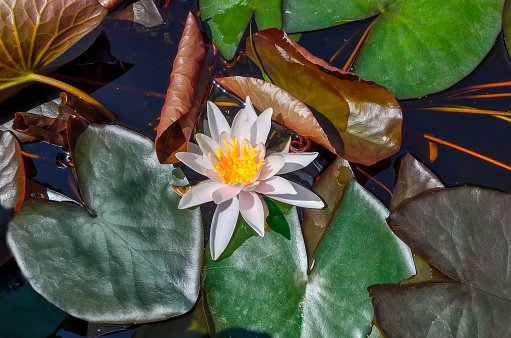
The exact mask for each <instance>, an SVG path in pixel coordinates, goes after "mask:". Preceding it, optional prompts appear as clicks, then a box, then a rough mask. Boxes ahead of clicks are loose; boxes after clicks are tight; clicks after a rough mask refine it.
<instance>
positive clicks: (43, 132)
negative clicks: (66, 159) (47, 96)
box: [12, 112, 68, 149]
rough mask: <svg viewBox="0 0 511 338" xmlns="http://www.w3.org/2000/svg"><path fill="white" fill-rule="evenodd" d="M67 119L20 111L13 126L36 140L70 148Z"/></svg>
mask: <svg viewBox="0 0 511 338" xmlns="http://www.w3.org/2000/svg"><path fill="white" fill-rule="evenodd" d="M66 123H67V121H66V120H62V119H59V118H52V117H48V116H44V115H38V114H31V113H26V112H19V113H16V114H14V120H13V122H12V128H13V129H14V130H16V131H18V132H20V133H24V134H27V135H29V136H32V137H34V138H35V139H36V140H39V141H44V142H48V143H51V144H55V145H57V146H59V147H63V148H65V149H68V144H67V135H66Z"/></svg>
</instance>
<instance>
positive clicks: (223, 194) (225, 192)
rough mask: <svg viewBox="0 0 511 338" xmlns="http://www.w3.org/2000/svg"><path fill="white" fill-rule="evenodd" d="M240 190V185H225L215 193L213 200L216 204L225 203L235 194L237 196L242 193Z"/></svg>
mask: <svg viewBox="0 0 511 338" xmlns="http://www.w3.org/2000/svg"><path fill="white" fill-rule="evenodd" d="M240 191H241V187H240V186H232V185H231V186H229V185H224V186H223V187H222V188H220V189H218V190H216V191H215V192H214V193H213V201H214V202H215V203H216V204H220V203H223V202H225V201H227V200H230V199H231V198H233V197H234V196H237V195H238V194H239V193H240Z"/></svg>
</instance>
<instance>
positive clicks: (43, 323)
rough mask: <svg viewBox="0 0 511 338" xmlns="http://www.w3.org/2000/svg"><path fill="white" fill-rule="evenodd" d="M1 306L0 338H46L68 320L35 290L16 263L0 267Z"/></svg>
mask: <svg viewBox="0 0 511 338" xmlns="http://www.w3.org/2000/svg"><path fill="white" fill-rule="evenodd" d="M0 304H1V305H0V336H1V337H46V336H48V335H50V334H51V333H52V332H53V331H55V329H56V328H57V327H58V326H59V324H60V323H61V322H62V321H63V320H64V319H65V318H66V317H67V313H65V312H64V311H62V310H60V309H59V308H58V307H56V306H55V305H53V304H51V303H49V302H48V301H47V300H46V299H44V298H43V297H42V296H41V295H40V294H38V293H37V292H35V291H34V289H32V287H31V286H30V284H28V283H27V282H26V281H25V280H24V279H23V277H22V276H21V275H20V273H19V270H18V269H17V267H16V265H15V264H14V261H10V262H9V263H7V264H5V265H4V266H2V267H1V268H0ZM27 323H30V325H27Z"/></svg>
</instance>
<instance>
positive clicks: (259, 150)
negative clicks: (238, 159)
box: [251, 143, 266, 162]
mask: <svg viewBox="0 0 511 338" xmlns="http://www.w3.org/2000/svg"><path fill="white" fill-rule="evenodd" d="M251 145H252V144H251ZM254 154H257V156H256V157H255V161H256V162H259V161H260V160H262V159H263V158H264V157H265V155H266V147H265V146H264V144H262V143H259V144H257V145H256V146H255V150H254Z"/></svg>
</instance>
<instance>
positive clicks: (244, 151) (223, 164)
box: [215, 139, 264, 184]
mask: <svg viewBox="0 0 511 338" xmlns="http://www.w3.org/2000/svg"><path fill="white" fill-rule="evenodd" d="M224 143H225V146H226V147H227V151H226V154H224V153H223V152H222V150H221V149H219V148H216V150H217V154H218V156H216V155H215V158H216V160H217V161H218V165H217V166H215V172H218V173H219V174H218V176H219V177H223V178H224V181H223V182H222V183H227V184H234V183H249V182H252V180H253V179H254V176H255V174H256V173H257V170H258V169H259V167H260V166H262V165H263V164H264V160H262V159H261V160H259V162H256V159H255V158H256V156H257V154H254V151H255V150H256V148H254V147H248V146H247V141H246V140H245V141H243V147H242V148H241V149H240V148H239V147H238V140H237V139H235V140H234V142H233V145H230V144H228V143H227V142H226V141H224Z"/></svg>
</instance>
